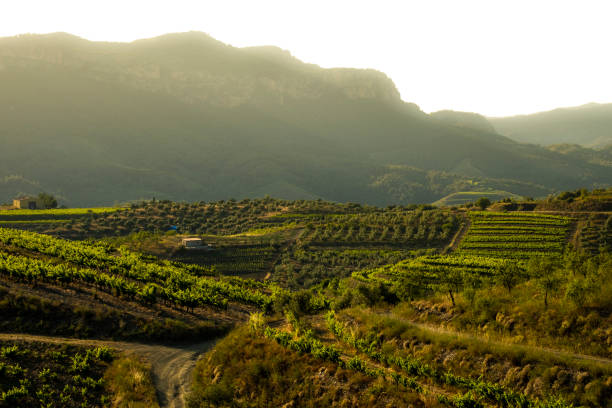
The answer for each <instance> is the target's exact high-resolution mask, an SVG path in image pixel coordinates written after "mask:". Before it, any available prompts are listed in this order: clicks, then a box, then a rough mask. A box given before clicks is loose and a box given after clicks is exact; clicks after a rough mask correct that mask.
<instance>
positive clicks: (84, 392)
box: [0, 342, 114, 408]
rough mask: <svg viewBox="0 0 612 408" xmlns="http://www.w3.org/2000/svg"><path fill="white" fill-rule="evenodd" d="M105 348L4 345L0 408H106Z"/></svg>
mask: <svg viewBox="0 0 612 408" xmlns="http://www.w3.org/2000/svg"><path fill="white" fill-rule="evenodd" d="M113 358H114V357H113V353H112V352H111V350H109V349H107V348H105V347H98V348H90V349H84V348H81V347H75V346H52V345H43V344H40V343H38V344H25V345H24V344H23V343H9V342H0V406H5V407H26V406H39V407H52V406H62V407H67V408H70V407H91V406H106V405H108V404H109V403H110V397H109V395H108V392H107V390H106V389H105V382H104V378H103V375H104V372H105V370H106V368H107V367H108V365H109V362H110V361H111V360H113Z"/></svg>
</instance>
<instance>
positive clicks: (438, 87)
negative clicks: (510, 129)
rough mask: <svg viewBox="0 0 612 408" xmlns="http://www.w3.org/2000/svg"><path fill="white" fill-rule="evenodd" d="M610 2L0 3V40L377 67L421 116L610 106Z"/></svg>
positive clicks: (285, 0)
mask: <svg viewBox="0 0 612 408" xmlns="http://www.w3.org/2000/svg"><path fill="white" fill-rule="evenodd" d="M611 19H612V1H609V0H603V1H589V0H574V1H564V0H551V1H548V0H527V1H522V0H509V1H506V0H503V1H498V0H482V1H476V0H420V1H412V0H396V1H386V0H377V1H374V0H371V1H360V0H348V1H345V0H322V1H319V0H308V1H306V0H303V1H294V0H244V1H238V0H216V1H208V0H201V1H195V0H191V1H190V0H172V1H155V0H0V36H12V35H16V34H22V33H49V32H56V31H65V32H69V33H72V34H75V35H78V36H80V37H84V38H87V39H89V40H96V41H132V40H135V39H139V38H146V37H152V36H156V35H160V34H164V33H168V32H181V31H190V30H198V31H204V32H206V33H208V34H210V35H211V36H213V37H214V38H216V39H218V40H220V41H222V42H225V43H228V44H231V45H234V46H237V47H243V46H250V45H276V46H279V47H281V48H283V49H287V50H289V51H290V52H291V53H292V54H293V55H294V56H296V57H298V58H299V59H301V60H303V61H305V62H310V63H315V64H318V65H320V66H322V67H355V68H374V69H378V70H380V71H383V72H385V73H386V74H387V75H388V76H389V77H391V79H393V81H394V82H395V84H396V85H397V88H398V89H399V91H400V93H401V96H402V99H404V100H405V101H408V102H414V103H416V104H418V105H419V106H420V107H421V109H423V110H424V111H426V112H431V111H436V110H440V109H453V110H463V111H471V112H479V113H482V114H485V115H489V116H502V115H512V114H519V113H530V112H536V111H542V110H548V109H553V108H556V107H561V106H573V105H580V104H584V103H588V102H612V79H611V78H610V73H612V24H611V23H610V21H611Z"/></svg>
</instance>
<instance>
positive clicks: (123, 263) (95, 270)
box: [0, 228, 272, 310]
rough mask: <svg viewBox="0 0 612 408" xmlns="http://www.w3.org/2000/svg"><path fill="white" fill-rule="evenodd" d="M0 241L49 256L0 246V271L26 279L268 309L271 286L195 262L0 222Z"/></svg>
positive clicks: (139, 296)
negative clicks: (156, 258) (218, 275)
mask: <svg viewBox="0 0 612 408" xmlns="http://www.w3.org/2000/svg"><path fill="white" fill-rule="evenodd" d="M0 243H2V244H3V245H4V246H5V248H8V249H10V248H19V249H23V250H27V251H30V252H31V253H34V254H43V255H46V256H48V257H51V258H52V259H35V258H31V257H27V256H23V255H12V254H9V253H7V252H0V273H2V275H3V276H4V277H5V278H8V279H12V280H17V281H20V282H24V283H28V284H36V282H37V281H43V282H49V283H54V284H59V285H66V284H70V283H78V284H85V285H90V286H93V287H94V288H96V289H98V290H103V291H107V292H110V293H112V294H113V295H116V296H125V297H127V298H129V299H134V300H137V301H139V302H142V303H145V304H148V303H156V302H160V303H172V304H176V305H177V306H181V307H185V308H188V309H193V308H194V307H201V306H205V305H208V306H214V307H219V308H227V306H228V303H229V302H230V301H233V302H238V303H244V304H249V305H253V306H256V307H259V308H261V309H262V310H268V309H269V308H270V306H271V303H272V295H271V290H270V289H268V288H267V287H264V285H263V284H256V282H253V281H243V280H240V279H237V278H233V279H215V278H212V277H206V276H203V275H212V274H214V272H213V271H212V270H211V269H206V268H203V267H200V266H197V265H180V264H175V263H172V262H170V261H160V262H152V261H150V260H147V259H146V257H142V256H141V255H138V254H136V253H132V252H129V251H126V250H120V251H119V252H118V253H113V252H112V251H111V249H110V248H108V247H104V246H99V245H95V244H87V243H83V242H75V241H66V240H62V239H59V238H53V237H50V236H46V235H40V234H35V233H31V232H25V231H18V230H12V229H5V228H0ZM55 260H61V261H62V262H57V261H55Z"/></svg>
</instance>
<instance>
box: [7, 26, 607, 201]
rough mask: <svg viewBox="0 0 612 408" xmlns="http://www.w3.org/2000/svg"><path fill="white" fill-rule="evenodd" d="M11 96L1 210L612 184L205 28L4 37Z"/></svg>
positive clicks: (599, 173) (557, 157) (578, 162)
mask: <svg viewBox="0 0 612 408" xmlns="http://www.w3.org/2000/svg"><path fill="white" fill-rule="evenodd" d="M58 38H59V40H58ZM54 41H55V43H54ZM57 42H59V43H62V44H63V43H65V42H69V43H70V44H71V45H69V46H65V45H62V44H59V45H58V44H56V43H57ZM159 43H163V46H159ZM53 44H55V45H53ZM58 47H59V48H58ZM62 47H64V48H62ZM66 47H67V48H66ZM58 49H59V51H58ZM0 85H2V86H3V89H5V90H6V92H3V94H1V95H0V107H1V108H2V109H1V110H0V122H1V123H3V126H2V128H1V134H0V135H1V136H2V139H3V146H4V147H5V148H4V149H3V150H2V151H0V176H5V177H6V176H15V177H17V178H16V179H15V180H28V182H25V181H23V182H21V184H20V183H15V182H11V183H10V185H11V186H13V187H12V190H11V189H9V188H8V187H7V188H6V189H5V190H4V191H6V193H5V194H6V195H5V198H4V199H3V200H9V199H10V198H11V197H8V196H9V195H10V194H11V192H13V193H14V194H16V193H18V192H22V191H19V190H17V187H15V186H16V185H21V186H22V187H23V189H25V190H27V191H25V192H29V191H30V190H31V189H33V188H34V186H37V185H40V186H42V187H41V188H44V189H45V190H49V191H50V192H54V193H56V194H57V195H59V196H60V197H63V198H64V200H65V202H66V203H68V204H71V205H76V204H78V205H90V204H109V203H113V202H115V201H117V200H122V201H124V200H136V199H142V198H150V197H153V196H154V197H157V198H167V199H175V200H214V199H226V198H230V197H234V198H240V197H242V196H243V195H244V194H246V193H248V192H253V193H256V194H260V193H261V192H263V191H265V189H266V188H268V187H269V186H272V187H274V190H276V194H278V195H279V196H281V197H282V196H283V195H284V197H283V198H291V199H299V198H313V197H321V198H325V199H330V200H335V201H362V202H367V203H371V204H377V205H387V204H397V203H406V202H431V201H435V200H436V199H438V198H440V197H443V196H445V195H447V194H449V193H452V192H453V188H454V187H452V186H454V185H455V183H458V184H459V185H461V186H460V187H459V185H457V188H461V190H455V191H465V186H469V185H470V181H472V180H473V179H474V177H476V178H478V179H479V180H480V183H484V184H486V185H487V188H488V189H497V190H508V188H507V187H508V186H507V185H505V183H506V181H507V180H512V182H513V183H514V184H513V188H514V189H515V190H514V191H511V192H512V193H514V194H519V195H531V196H541V195H546V194H548V193H550V192H553V191H556V190H560V189H571V188H578V187H585V186H586V187H596V186H600V185H601V184H605V183H606V182H608V183H609V179H610V177H609V176H610V168H609V167H608V166H606V165H602V164H601V163H592V162H588V161H584V160H583V159H582V158H581V157H576V156H573V155H566V154H563V153H559V152H556V151H551V150H549V149H546V148H541V147H538V146H531V145H524V144H520V143H517V142H515V141H513V140H511V139H509V138H507V137H505V136H501V135H499V134H497V133H495V132H493V131H491V129H489V128H486V129H485V128H482V127H481V128H474V127H472V126H457V123H453V122H452V121H451V122H450V123H449V122H448V121H445V120H440V119H439V118H436V115H433V116H432V115H427V114H425V113H424V112H422V111H421V110H420V109H419V108H418V106H417V105H415V104H411V103H407V102H404V101H402V100H401V99H400V97H399V93H398V92H397V89H396V87H395V85H394V84H393V82H392V81H391V79H389V78H388V77H387V76H386V75H385V74H384V73H380V72H378V71H374V70H358V69H348V68H335V69H324V68H321V67H318V66H316V65H313V64H305V63H303V62H301V61H299V60H298V59H295V58H293V57H291V56H290V54H287V53H286V52H284V51H279V50H278V49H275V48H270V47H264V48H263V49H261V48H258V47H248V48H247V49H244V48H242V49H241V48H235V47H231V46H228V45H225V44H223V43H221V42H219V41H217V40H214V39H212V37H210V36H207V35H205V34H203V33H187V34H172V35H167V36H161V37H157V38H154V39H146V40H138V41H135V42H132V43H127V44H126V43H101V42H95V43H94V42H90V41H87V40H83V39H79V38H78V37H76V38H74V37H72V36H70V35H68V36H66V35H64V34H58V35H56V36H53V35H52V36H36V35H29V36H22V37H16V38H15V37H9V38H8V39H7V38H3V39H0ZM460 116H461V115H460ZM463 117H465V114H463ZM479 120H480V119H479ZM408 168H414V169H418V171H416V172H415V171H407V170H405V169H408ZM453 173H455V174H454V175H452V174H453ZM462 173H463V174H462ZM425 174H429V176H424V175H425ZM433 180H438V182H440V183H441V184H440V183H438V182H434V181H433ZM441 180H443V181H441ZM501 180H506V181H501ZM5 184H6V183H5ZM502 184H503V185H502ZM267 186H268V187H267ZM481 187H482V186H479V188H481ZM474 188H476V187H474ZM0 191H3V190H2V189H0ZM283 191H284V193H283ZM302 196H303V197H302ZM398 200H399V201H398Z"/></svg>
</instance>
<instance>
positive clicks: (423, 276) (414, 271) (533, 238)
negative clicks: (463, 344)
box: [352, 212, 573, 302]
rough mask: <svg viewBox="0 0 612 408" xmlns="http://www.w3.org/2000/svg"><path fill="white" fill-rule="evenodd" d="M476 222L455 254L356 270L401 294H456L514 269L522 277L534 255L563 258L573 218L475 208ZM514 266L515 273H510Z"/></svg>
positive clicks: (361, 277)
mask: <svg viewBox="0 0 612 408" xmlns="http://www.w3.org/2000/svg"><path fill="white" fill-rule="evenodd" d="M469 217H470V221H471V226H470V228H469V230H468V232H467V234H466V235H465V237H464V238H463V241H462V242H461V244H460V245H459V248H458V249H457V250H456V251H455V252H453V253H452V254H450V255H428V256H417V257H412V258H409V259H404V260H402V261H399V262H396V263H393V264H388V265H384V266H381V267H377V268H365V269H362V270H357V271H354V272H353V273H352V277H353V278H354V279H356V280H358V281H361V282H365V283H368V282H381V283H384V284H387V285H392V286H395V287H396V288H398V289H397V290H398V295H399V296H400V298H402V299H414V298H415V297H420V296H424V295H427V294H431V293H435V292H447V293H449V295H450V297H451V299H452V300H453V302H454V295H453V293H456V292H459V291H460V290H461V289H462V288H464V287H466V286H470V285H472V286H474V285H475V286H479V285H480V283H481V282H483V281H484V280H495V279H497V278H498V276H499V275H503V274H504V273H505V274H510V273H513V274H515V275H516V276H517V277H518V276H520V275H521V270H523V271H524V270H525V269H526V267H527V263H528V261H529V260H530V259H532V258H541V257H546V258H549V259H550V258H559V257H560V256H561V254H562V253H563V251H564V249H565V247H566V242H567V239H568V234H569V228H570V225H571V223H572V222H573V220H572V219H571V218H569V217H563V216H555V215H541V214H534V213H493V212H470V213H469ZM512 270H515V272H510V271H512Z"/></svg>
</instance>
